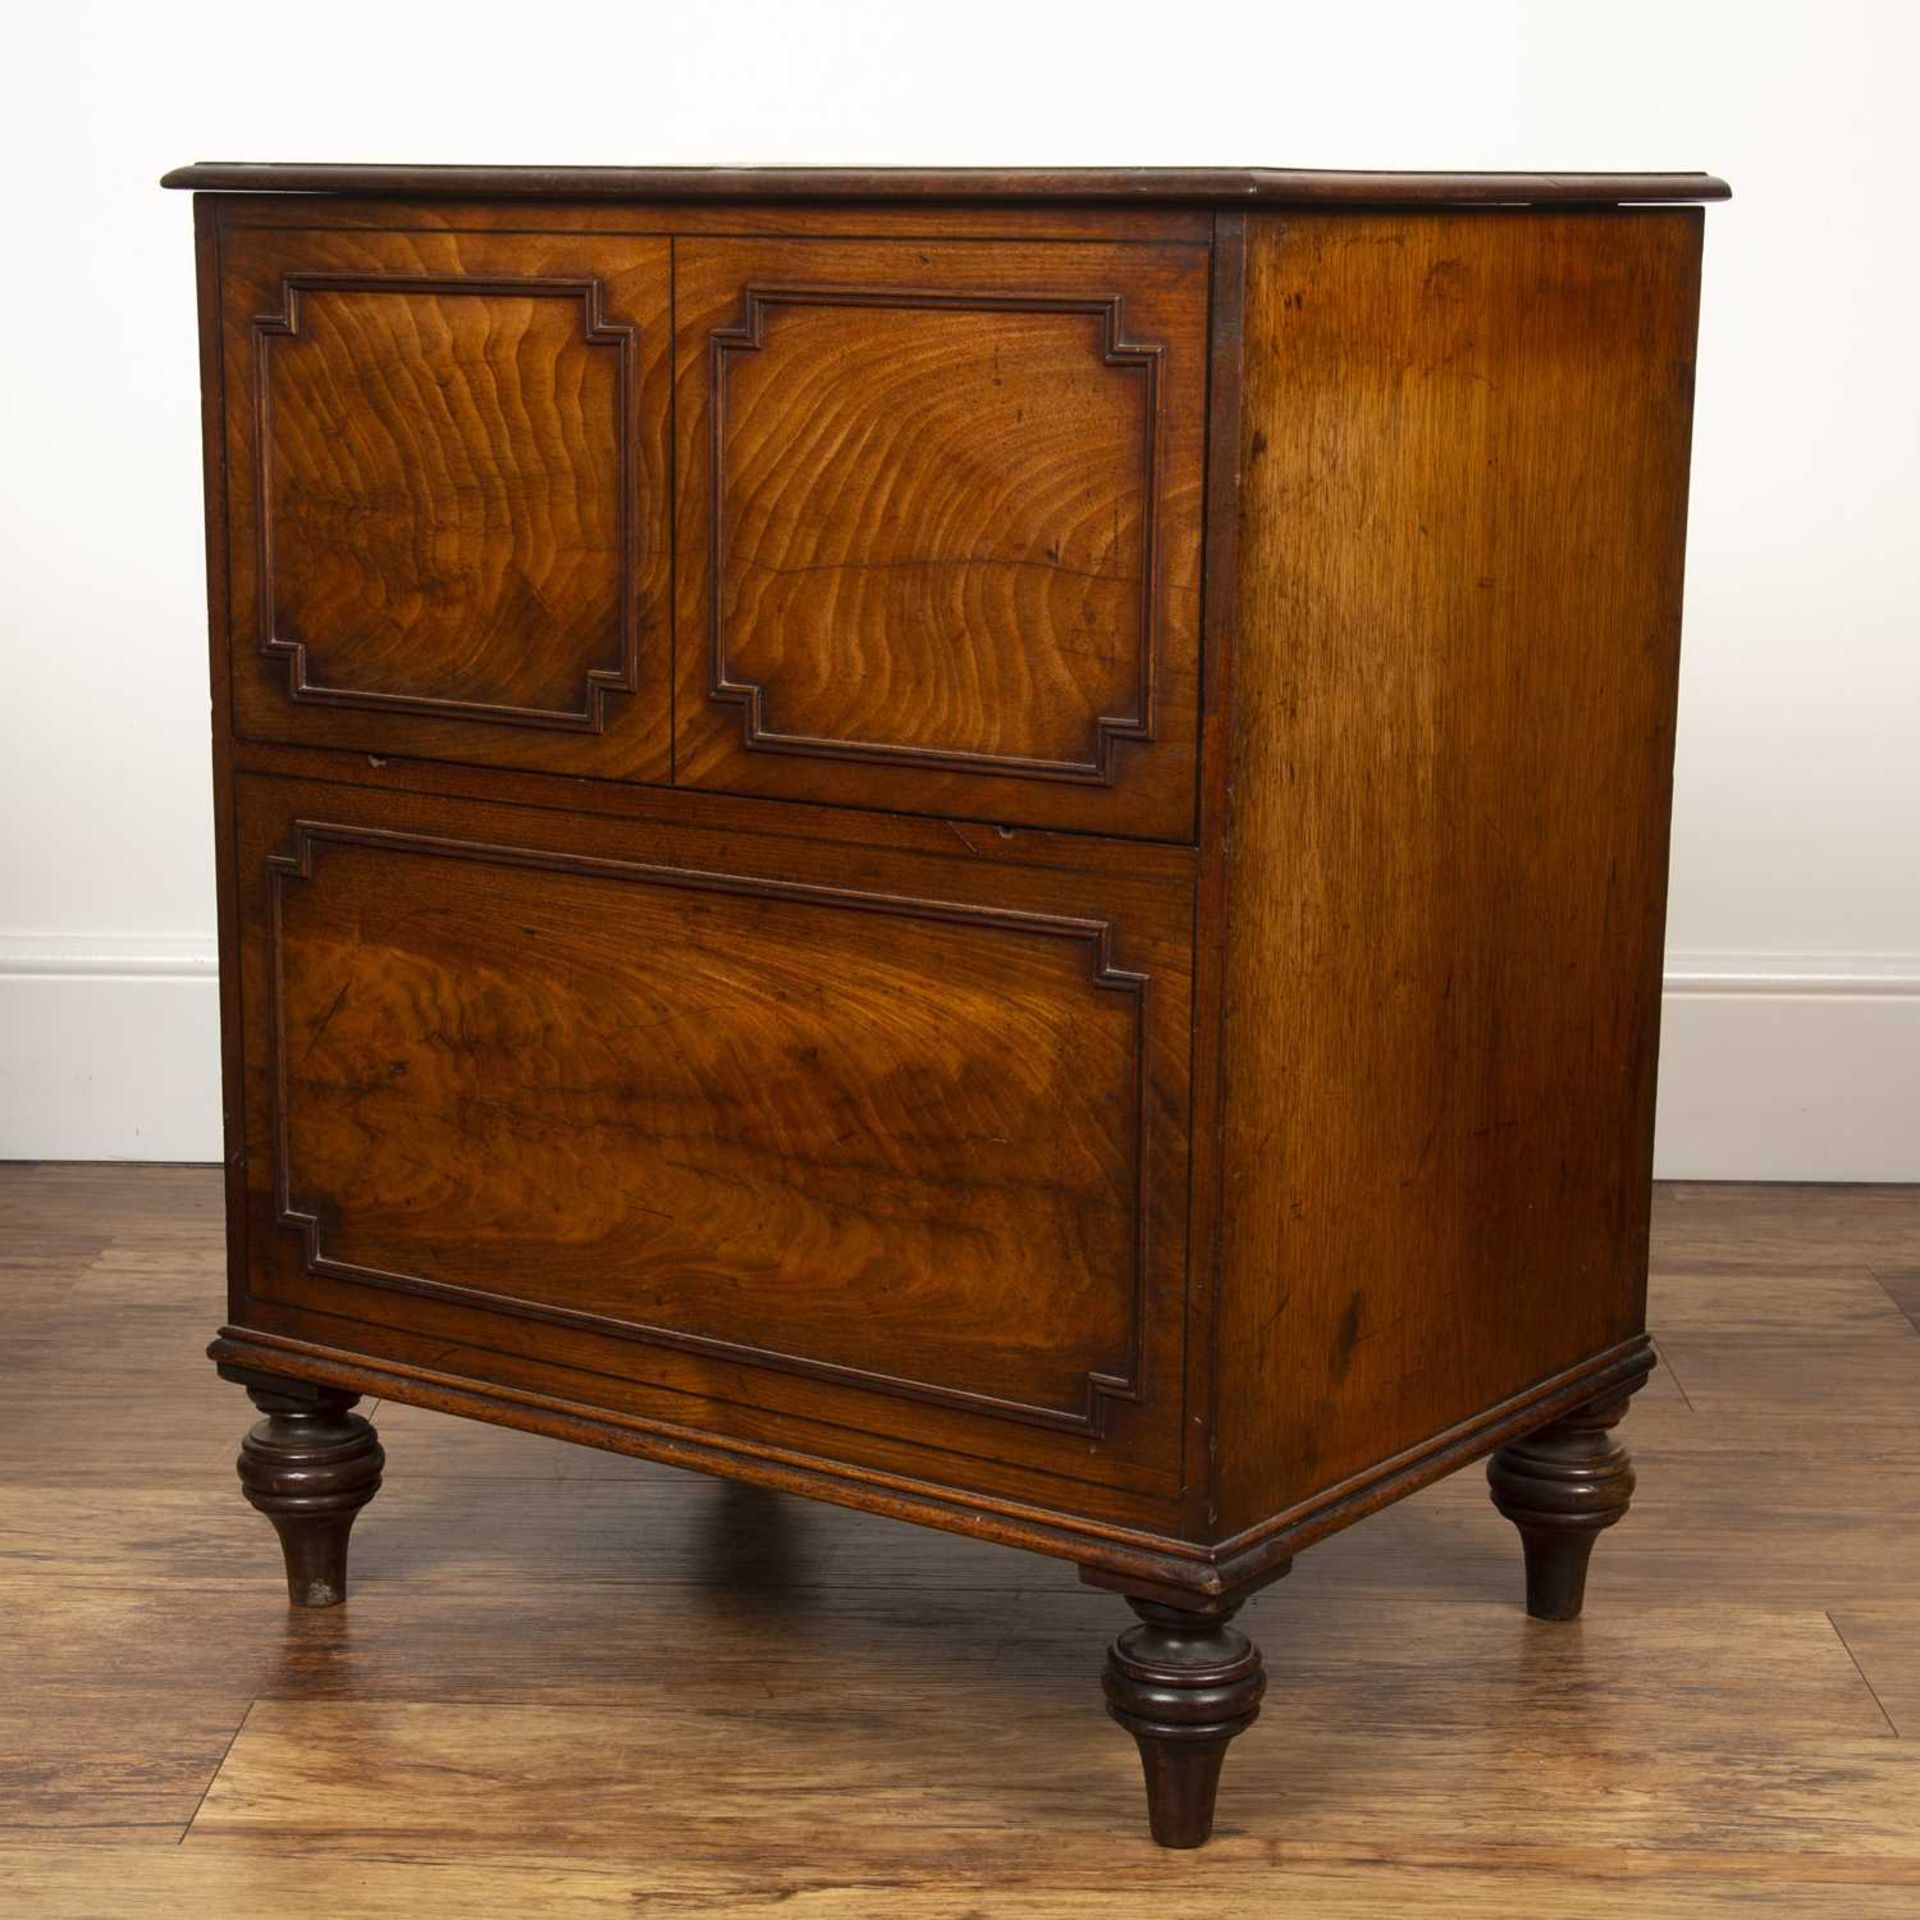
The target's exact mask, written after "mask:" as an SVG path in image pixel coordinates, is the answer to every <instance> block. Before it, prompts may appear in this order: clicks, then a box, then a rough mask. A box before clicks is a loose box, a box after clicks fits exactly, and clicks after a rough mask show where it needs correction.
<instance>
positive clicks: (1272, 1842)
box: [0, 1166, 1920, 1920]
mask: <svg viewBox="0 0 1920 1920" xmlns="http://www.w3.org/2000/svg"><path fill="white" fill-rule="evenodd" d="M220 1231H221V1229H220V1206H219V1180H218V1175H217V1172H216V1171H214V1170H212V1169H182V1168H157V1167H142V1168H128V1167H83V1168H74V1167H43V1168H33V1167H9V1166H0V1294H3V1296H4V1300H5V1304H6V1307H7V1310H8V1323H7V1334H8V1339H7V1342H6V1343H5V1345H4V1346H0V1676H4V1683H3V1685H0V1910H3V1911H6V1912H8V1913H9V1914H11V1913H13V1912H20V1913H23V1914H34V1915H38V1914H46V1915H54V1916H59V1915H81V1914H85V1915H88V1916H93V1915H100V1914H108V1913H119V1912H135V1911H137V1912H140V1913H142V1914H163V1915H164V1914H173V1913H178V1914H183V1915H186V1914H191V1915H194V1916H201V1915H209V1914H211V1915H218V1916H226V1915H251V1914H256V1913H257V1914H260V1915H263V1916H264V1915H269V1914H271V1915H276V1916H285V1915H296V1916H297V1915H301V1914H307V1913H311V1914H314V1915H316V1916H317V1915H320V1914H326V1915H328V1916H329V1920H355V1916H361V1915H369V1916H370V1915H376V1914H377V1915H388V1914H401V1913H405V1914H409V1915H416V1914H428V1915H432V1914H442V1913H444V1914H458V1915H463V1916H464V1915H469V1914H472V1913H475V1912H481V1911H485V1910H488V1909H494V1910H498V1911H502V1912H506V1913H515V1914H518V1913H523V1912H524V1913H542V1914H545V1913H553V1914H558V1915H561V1916H568V1915H575V1914H577V1915H581V1916H598V1915H602V1914H614V1913H619V1914H631V1913H634V1912H637V1911H645V1912H648V1913H653V1912H659V1913H663V1914H681V1913H685V1914H701V1915H705V1914H715V1915H717V1914H736V1913H752V1912H755V1911H757V1910H759V1909H761V1908H762V1907H766V1908H772V1907H776V1906H777V1907H778V1908H779V1909H780V1911H781V1912H782V1913H783V1914H787V1915H795V1914H798V1915H820V1916H828V1915H833V1916H841V1915H845V1916H856V1917H859V1920H867V1917H869V1916H871V1917H873V1920H878V1917H879V1916H886V1920H916V1916H934V1915H939V1916H959V1915H966V1914H978V1915H990V1916H993V1917H994V1920H999V1917H1000V1916H1011V1917H1012V1920H1038V1917H1039V1916H1059V1917H1061V1920H1075V1917H1076V1916H1092V1915H1093V1914H1094V1913H1096V1912H1097V1913H1099V1914H1100V1915H1102V1916H1109V1915H1114V1914H1121V1915H1125V1914H1135V1913H1137V1914H1141V1915H1149V1914H1150V1915H1152V1916H1154V1920H1170V1917H1175V1920H1177V1916H1180V1915H1184V1914H1193V1915H1196V1916H1197V1915H1200V1914H1203V1913H1204V1914H1206V1915H1207V1916H1209V1920H1213V1917H1214V1916H1217V1915H1219V1914H1220V1913H1222V1912H1250V1913H1265V1912H1274V1911H1281V1910H1285V1911H1300V1912H1310V1913H1313V1914H1316V1915H1329V1916H1333V1917H1334V1920H1341V1917H1342V1916H1349V1915H1351V1916H1387V1915H1393V1916H1396V1917H1397V1916H1399V1915H1402V1914H1405V1913H1408V1912H1411V1911H1419V1912H1421V1913H1433V1914H1437V1915H1441V1916H1455V1915H1488V1916H1501V1917H1502V1920H1504V1917H1505V1916H1511V1915H1514V1914H1527V1915H1529V1916H1535V1915H1538V1916H1542V1920H1553V1917H1554V1916H1589V1915H1595V1916H1597V1915H1615V1914H1618V1913H1620V1912H1622V1911H1625V1910H1629V1909H1630V1910H1631V1911H1633V1912H1634V1913H1635V1914H1636V1915H1637V1916H1638V1917H1639V1920H1648V1916H1652V1920H1663V1917H1664V1916H1668V1915H1672V1916H1679V1915H1689V1916H1691V1915H1698V1914H1707V1915H1714V1914H1720V1913H1727V1914H1731V1913H1733V1912H1734V1911H1736V1909H1737V1910H1738V1911H1739V1912H1741V1913H1744V1914H1771V1913H1780V1914H1793V1915H1802V1914H1806V1915H1827V1914H1832V1915H1835V1916H1840V1915H1846V1916H1850V1917H1852V1920H1877V1916H1880V1915H1883V1914H1884V1915H1889V1916H1891V1915H1894V1914H1900V1915H1903V1916H1904V1915H1908V1914H1912V1913H1914V1912H1920V1739H1917V1738H1916V1736H1917V1735H1920V1598H1916V1596H1917V1595H1920V1328H1917V1327H1916V1321H1915V1318H1914V1317H1913V1316H1915V1314H1916V1311H1917V1310H1920V1190H1915V1189H1901V1188H1864V1189H1862V1188H1833V1187H1816V1188H1722V1187H1702V1186H1685V1187H1676V1188H1666V1189H1662V1190H1661V1191H1660V1193H1659V1194H1658V1195H1657V1196H1656V1205H1655V1215H1654V1248H1655V1272H1654V1277H1653V1281H1652V1285H1651V1288H1650V1319H1651V1324H1652V1326H1653V1328H1654V1331H1655V1333H1656V1337H1657V1339H1658V1341H1659V1345H1660V1349H1661V1352H1662V1356H1663V1358H1664V1359H1665V1361H1666V1362H1667V1363H1668V1364H1667V1365H1666V1367H1665V1368H1664V1369H1663V1371H1662V1372H1661V1373H1660V1374H1658V1375H1656V1377H1655V1380H1654V1381H1653V1382H1652V1383H1651V1384H1650V1385H1649V1387H1648V1388H1647V1389H1646V1390H1645V1391H1644V1392H1642V1393H1641V1394H1640V1395H1639V1396H1638V1397H1637V1399H1636V1401H1635V1405H1634V1408H1633V1410H1632V1412H1631V1414H1630V1415H1629V1418H1628V1422H1627V1425H1626V1427H1625V1428H1624V1429H1623V1432H1624V1433H1625V1435H1626V1436H1627V1437H1628V1438H1629V1439H1630V1441H1631V1442H1632V1444H1633V1446H1634V1449H1635V1454H1636V1459H1637V1462H1638V1465H1639V1469H1640V1476H1641V1491H1640V1494H1639V1497H1638V1498H1637V1500H1636V1503H1635V1507H1634V1511H1633V1513H1632V1514H1631V1515H1630V1516H1629V1518H1628V1520H1627V1522H1626V1523H1625V1524H1624V1525H1623V1526H1621V1527H1620V1528H1618V1529H1616V1530H1614V1531H1613V1532H1612V1533H1610V1534H1609V1535H1608V1536H1607V1538H1606V1539H1605V1540H1604V1541H1603V1542H1602V1543H1601V1546H1600V1549H1599V1553H1598V1555H1597V1557H1596V1561H1595V1568H1594V1576H1593V1587H1592V1594H1593V1601H1592V1606H1591V1608H1590V1611H1589V1614H1588V1617H1587V1618H1586V1619H1585V1620H1583V1621H1581V1622H1579V1623H1575V1624H1573V1625H1570V1626H1564V1627H1549V1626H1543V1625H1541V1624H1540V1623H1536V1622H1531V1621H1528V1620H1527V1619H1526V1618H1525V1617H1524V1615H1523V1613H1522V1612H1521V1610H1520V1608H1519V1605H1518V1584H1519V1582H1518V1563H1517V1553H1516V1548H1515V1543H1514V1540H1513V1536H1512V1533H1511V1530H1510V1529H1509V1528H1508V1527H1507V1526H1506V1524H1505V1523H1504V1522H1503V1521H1502V1520H1500V1518H1499V1516H1498V1515H1497V1514H1495V1513H1494V1512H1493V1511H1492V1509H1491V1507H1490V1505H1489V1504H1488V1502H1487V1499H1486V1493H1485V1486H1484V1482H1483V1479H1482V1477H1481V1474H1480V1472H1479V1470H1478V1469H1477V1468H1476V1469H1472V1470H1469V1471H1468V1472H1465V1473H1462V1474H1460V1475H1457V1476H1455V1477H1454V1478H1453V1479H1451V1480H1449V1481H1445V1482H1442V1483H1441V1484H1440V1485H1438V1486H1436V1487H1433V1488H1430V1489H1428V1490H1426V1491H1425V1492H1423V1493H1422V1494H1420V1495H1418V1496H1416V1497H1415V1498H1413V1499H1411V1500H1408V1501H1405V1502H1403V1503H1401V1504H1400V1505H1399V1506H1397V1507H1395V1508H1393V1509H1391V1510H1389V1511H1388V1512H1386V1513H1383V1514H1380V1515H1378V1516H1375V1517H1374V1518H1373V1519H1371V1520H1370V1521H1368V1522H1367V1523H1366V1524H1365V1525H1363V1526H1360V1527H1357V1528H1355V1529H1353V1530H1352V1531H1350V1532H1348V1533H1346V1534H1343V1535H1341V1536H1338V1537H1337V1538H1335V1539H1334V1540H1331V1541H1328V1542H1326V1543H1324V1544H1323V1545H1322V1546H1320V1547H1317V1548H1315V1549H1314V1550H1313V1551H1312V1552H1310V1553H1308V1554H1306V1555H1304V1556H1303V1557H1302V1559H1301V1561H1300V1564H1299V1566H1298V1568H1297V1569H1296V1570H1295V1573H1294V1575H1293V1576H1292V1577H1291V1578H1290V1579H1288V1580H1286V1581H1284V1582H1282V1583H1281V1584H1280V1585H1279V1586H1277V1587H1275V1588H1273V1589H1271V1590H1270V1591H1269V1592H1267V1593H1265V1594H1263V1595H1261V1596H1260V1597H1259V1598H1258V1599H1256V1601H1255V1602H1254V1603H1253V1604H1252V1605H1251V1606H1250V1607H1249V1609H1248V1613H1247V1616H1246V1617H1247V1619H1248V1622H1249V1624H1250V1625H1251V1626H1252V1628H1253V1630H1254V1632H1255V1633H1256V1634H1257V1635H1258V1637H1259V1638H1260V1639H1261V1641H1262V1643H1263V1645H1264V1646H1265V1647H1266V1649H1267V1653H1268V1668H1269V1673H1270V1675H1271V1691H1270V1694H1269V1704H1268V1707H1267V1711H1266V1715H1265V1717H1264V1720H1263V1723H1262V1725H1261V1726H1260V1727H1259V1728H1258V1729H1256V1730H1255V1731H1254V1732H1253V1733H1251V1734H1250V1735H1249V1736H1248V1737H1247V1738H1246V1739H1245V1740H1243V1741H1241V1742H1240V1743H1239V1744H1238V1746H1237V1747H1236V1750H1235V1753H1234V1756H1233V1760H1232V1762H1231V1764H1230V1766H1229V1770H1228V1776H1227V1782H1226V1785H1225V1787H1224V1789H1223V1794H1222V1802H1221V1834H1220V1838H1219V1840H1218V1841H1217V1842H1216V1844H1215V1845H1214V1846H1213V1847H1211V1848H1209V1849H1208V1850H1207V1851H1206V1852H1204V1853H1203V1854H1200V1855H1197V1856H1192V1855H1188V1856H1170V1855H1164V1854H1161V1853H1159V1852H1158V1851H1157V1850H1156V1849H1154V1848H1152V1847H1151V1846H1150V1845H1148V1844H1147V1843H1146V1841H1145V1839H1144V1837H1143V1835H1142V1831H1141V1824H1142V1823H1141V1821H1140V1817H1139V1816H1140V1805H1139V1798H1140V1796H1139V1782H1138V1778H1137V1773H1136V1767H1135V1762H1134V1758H1133V1755H1132V1753H1131V1750H1130V1747H1129V1745H1128V1743H1127V1742H1126V1741H1125V1740H1124V1738H1122V1737H1121V1736H1120V1735H1119V1734H1118V1733H1117V1731H1116V1730H1115V1729H1114V1728H1113V1727H1111V1726H1110V1725H1109V1724H1108V1723H1107V1722H1106V1720H1105V1719H1104V1717H1103V1715H1102V1713H1101V1711H1100V1705H1099V1698H1098V1690H1097V1686H1096V1684H1095V1675H1096V1673H1097V1669H1098V1662H1099V1657H1100V1649H1101V1646H1102V1644H1103V1642H1104V1641H1105V1639H1106V1638H1107V1637H1108V1636H1109V1635H1110V1634H1111V1633H1112V1632H1113V1630H1114V1629H1115V1627H1116V1625H1117V1624H1118V1620H1119V1614H1118V1609H1117V1608H1116V1606H1115V1604H1114V1603H1113V1602H1112V1601H1111V1599H1110V1598H1109V1597H1107V1596H1104V1595H1101V1594H1099V1593H1095V1592H1092V1591H1090V1590H1088V1589H1085V1588H1083V1587H1081V1586H1079V1585H1078V1584H1077V1583H1076V1582H1075V1581H1074V1579H1073V1577H1072V1574H1071V1570H1070V1569H1067V1568H1064V1567H1062V1566H1060V1565H1059V1564H1058V1563H1055V1562H1051V1561H1046V1560H1042V1559H1038V1558H1035V1557H1033V1556H1027V1555H1021V1554H1016V1553H1009V1552H1005V1551H1002V1550H999V1549H995V1548H991V1547H987V1546H984V1545H982V1544H981V1543H979V1542H976V1541H970V1540H965V1539H961V1538H958V1537H955V1536H949V1535H941V1534H933V1533H927V1532H923V1531H921V1530H918V1529H915V1528H910V1527H906V1526H901V1525H898V1524H895V1523H891V1522H887V1521H883V1520H880V1519H877V1518H875V1517H873V1516H870V1515H861V1514H853V1513H846V1512H842V1511H840V1510H837V1509H834V1508H828V1507H823V1506H818V1505H814V1504H811V1503H807V1502H803V1501H798V1500H791V1499H786V1498H783V1497H781V1496H777V1495H770V1494H765V1493H760V1492H756V1491H753V1490H750V1489H741V1488H737V1487H729V1486H727V1485H725V1484H724V1483H720V1482H716V1481H711V1480H705V1479H701V1478H698V1477H696V1476H692V1475H687V1474H681V1473H676V1472H673V1471H671V1470H668V1469H665V1468H660V1467H656V1466H651V1465H648V1464H646V1463H644V1462H638V1461H631V1460H626V1459H621V1458H618V1457H616V1456H612V1455H605V1454H599V1453H594V1452H590V1451H585V1450H582V1449H578V1448H573V1447H569V1446H565V1445H563V1444H561V1443H558V1442H550V1441H543V1440H539V1439H535V1438H532V1437H530V1436H525V1435H518V1434H513V1433H509V1432H505V1431H503V1430H499V1429H493V1428H484V1427H480V1426H476V1425H473V1424H471V1423H467V1422H462V1421H455V1420H449V1419H446V1418H443V1417H441V1416H438V1415H434V1414H428V1413H423V1412H419V1411H417V1410H414V1409H406V1408H398V1407H391V1406H389V1407H381V1408H377V1409H376V1410H375V1413H376V1418H377V1419H378V1421H379V1424H380V1427H381V1431H382V1437H383V1440H384V1442H385V1444H386V1446H387V1449H388V1454H389V1459H390V1463H391V1464H390V1468H389V1480H388V1485H387V1488H386V1490H385V1491H383V1492H382V1494H381V1496H380V1498H379V1500H378V1501H377V1502H376V1503H375V1504H374V1506H373V1507H372V1508H370V1509H369V1510H368V1512H367V1514H366V1515H365V1516H364V1517H363V1519H362V1520H361V1522H360V1525H359V1528H358V1530H357V1532H356V1536H355V1548H354V1556H355V1599H354V1601H353V1602H352V1603H351V1604H350V1605H349V1606H347V1607H346V1608H342V1609H336V1610H332V1611H329V1612H324V1613H304V1612H293V1611H290V1610H289V1609H288V1608H287V1607H286V1605H285V1603H284V1590H283V1588H282V1585H281V1580H280V1574H279V1568H278V1563H277V1556H276V1554H275V1551H274V1547H273V1542H272V1536H271V1533H270V1531H269V1529H268V1528H267V1527H266V1525H265V1523H264V1522H262V1521H261V1520H260V1518H259V1517H258V1516H257V1515H255V1514H253V1513H252V1512H251V1511H250V1510H249V1509H248V1508H247V1507H246V1506H245V1504H244V1503H243V1502H242V1501H241V1500H240V1499H239V1497H238V1495H237V1493H236V1491H235V1490H234V1487H233V1483H232V1478H231V1476H232V1459H233V1453H234V1449H235V1446H236V1444H237V1442H238V1439H239V1436H240V1433H241V1432H242V1430H243V1429H244V1427H245V1425H246V1423H247V1420H248V1418H249V1414H248V1410H247V1409H246V1406H245V1403H244V1400H243V1399H242V1397H241V1396H240V1395H239V1394H238V1393H237V1392H236V1391H235V1390H234V1389H233V1388H231V1387H230V1386H227V1385H225V1384H224V1383H222V1382H220V1381H218V1380H217V1379H216V1378H215V1377H214V1375H213V1371H212V1369H211V1368H210V1367H209V1366H207V1365H206V1363H205V1362H204V1360H203V1359H202V1357H201V1350H202V1349H203V1347H204V1345H205V1342H206V1339H207V1338H208V1336H209V1335H210V1333H211V1332H212V1330H213V1328H214V1327H215V1326H216V1325H217V1323H218V1320H219V1317H220V1292H221V1258H222V1256H221V1246H220Z"/></svg>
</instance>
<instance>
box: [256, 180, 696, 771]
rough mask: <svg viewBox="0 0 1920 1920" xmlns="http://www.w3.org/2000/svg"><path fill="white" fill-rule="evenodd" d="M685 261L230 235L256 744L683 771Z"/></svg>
mask: <svg viewBox="0 0 1920 1920" xmlns="http://www.w3.org/2000/svg"><path fill="white" fill-rule="evenodd" d="M288 218H289V220H290V221H291V220H294V219H296V218H297V210H296V209H290V210H289V213H288ZM668 257H669V246H668V243H667V242H666V241H665V240H660V239H649V238H644V237H642V238H635V237H631V236H611V237H609V236H604V235H586V234H569V233H551V234H548V233H512V234H474V233H458V234H454V233H432V232H392V231H361V230H348V229H332V230H327V231H320V230H314V229H306V230H302V229H300V228H299V227H297V226H290V227H286V228H271V227H269V228H246V229H238V230H230V231H228V232H227V233H226V234H225V235H224V236H223V239H222V254H221V288H222V303H223V309H224V318H223V327H224V332H223V355H224V374H225V383H226V384H225V406H226V433H227V475H228V505H229V536H230V537H229V542H228V547H229V566H230V575H229V584H230V589H231V591H230V602H231V609H232V627H231V634H232V662H231V664H232V675H231V679H232V687H233V723H234V730H235V732H236V733H237V734H239V735H241V736H243V737H247V738H252V739H259V740H276V741H291V742H297V743H304V744H309V745H313V744H318V745H329V746H346V747H359V748H365V749H367V750H369V751H373V752H378V753H382V754H398V755H421V756H425V757H428V758H438V759H454V760H466V761H473V762H476V763H480V764H491V765H499V766H510V767H537V768H551V769H555V770H559V771H566V772H573V773H595V774H601V775H606V776H610V777H616V778H625V779H634V780H665V779H667V778H669V777H670V772H671V757H672V741H671V736H670V719H669V714H670V706H671V688H670V683H669V667H670V652H671V648H670V643H669V638H668V635H669V627H670V622H669V615H668V607H667V582H668V578H669V572H670V555H669V550H668V508H667V495H668V488H667V478H666V474H667V451H668V450H667V437H668V429H667V416H668V412H669V403H670V382H669V375H668V367H669V363H670V358H671V341H670V337H669V327H668V324H667V313H668V301H669V268H668Z"/></svg>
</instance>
